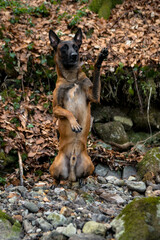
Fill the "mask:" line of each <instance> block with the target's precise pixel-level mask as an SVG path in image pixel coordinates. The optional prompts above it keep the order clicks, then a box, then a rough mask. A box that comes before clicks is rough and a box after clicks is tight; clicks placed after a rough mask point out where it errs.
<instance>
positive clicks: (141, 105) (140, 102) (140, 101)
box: [133, 70, 143, 114]
mask: <svg viewBox="0 0 160 240" xmlns="http://www.w3.org/2000/svg"><path fill="white" fill-rule="evenodd" d="M133 75H134V81H135V86H136V91H137V95H138V100H139V104H140V112H141V113H142V114H143V104H142V100H141V96H140V94H139V89H138V84H137V77H136V74H135V71H134V70H133Z"/></svg>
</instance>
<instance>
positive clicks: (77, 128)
mask: <svg viewBox="0 0 160 240" xmlns="http://www.w3.org/2000/svg"><path fill="white" fill-rule="evenodd" d="M71 128H72V131H73V132H75V133H79V132H81V131H82V127H81V125H79V123H78V122H77V121H76V120H75V121H72V123H71Z"/></svg>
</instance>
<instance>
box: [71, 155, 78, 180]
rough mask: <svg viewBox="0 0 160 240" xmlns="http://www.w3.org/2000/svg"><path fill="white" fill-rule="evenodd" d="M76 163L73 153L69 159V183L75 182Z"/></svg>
mask: <svg viewBox="0 0 160 240" xmlns="http://www.w3.org/2000/svg"><path fill="white" fill-rule="evenodd" d="M76 162H77V156H76V154H75V151H74V153H73V154H72V156H71V158H70V173H69V181H71V182H75V181H76V173H75V165H76Z"/></svg>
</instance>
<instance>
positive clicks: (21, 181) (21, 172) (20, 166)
mask: <svg viewBox="0 0 160 240" xmlns="http://www.w3.org/2000/svg"><path fill="white" fill-rule="evenodd" d="M18 160H19V173H20V184H21V186H23V165H22V157H21V154H20V152H19V151H18Z"/></svg>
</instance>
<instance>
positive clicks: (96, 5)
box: [89, 0, 103, 13]
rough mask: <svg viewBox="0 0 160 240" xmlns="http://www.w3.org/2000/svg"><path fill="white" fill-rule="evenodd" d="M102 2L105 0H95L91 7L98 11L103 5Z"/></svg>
mask: <svg viewBox="0 0 160 240" xmlns="http://www.w3.org/2000/svg"><path fill="white" fill-rule="evenodd" d="M102 3H103V0H93V1H92V2H91V4H90V6H89V7H90V9H91V10H92V11H93V12H95V13H98V11H99V9H100V8H101V6H102Z"/></svg>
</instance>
